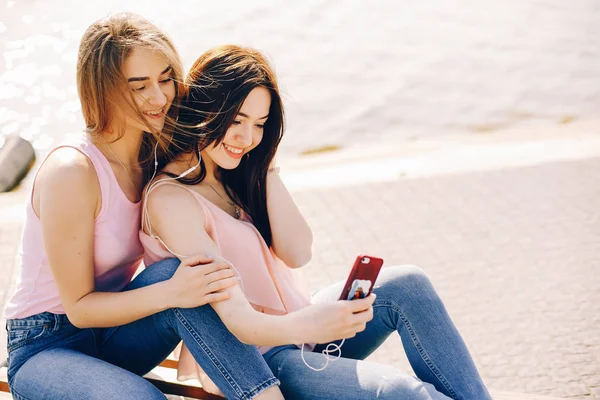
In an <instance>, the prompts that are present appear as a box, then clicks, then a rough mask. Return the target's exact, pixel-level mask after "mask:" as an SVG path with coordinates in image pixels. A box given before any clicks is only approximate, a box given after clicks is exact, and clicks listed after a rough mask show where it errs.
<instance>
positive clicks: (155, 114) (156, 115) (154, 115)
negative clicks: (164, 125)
mask: <svg viewBox="0 0 600 400" xmlns="http://www.w3.org/2000/svg"><path fill="white" fill-rule="evenodd" d="M142 114H144V115H145V116H146V117H148V118H150V119H161V118H163V117H164V116H165V108H164V107H161V108H159V109H158V110H149V111H144V112H143V113H142Z"/></svg>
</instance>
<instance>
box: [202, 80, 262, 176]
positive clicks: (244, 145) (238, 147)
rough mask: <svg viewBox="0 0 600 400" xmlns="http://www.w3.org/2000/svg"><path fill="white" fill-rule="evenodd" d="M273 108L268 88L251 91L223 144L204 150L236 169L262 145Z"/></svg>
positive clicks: (218, 160)
mask: <svg viewBox="0 0 600 400" xmlns="http://www.w3.org/2000/svg"><path fill="white" fill-rule="evenodd" d="M270 108H271V93H270V92H269V90H267V89H265V88H264V87H256V88H254V89H252V91H250V93H249V94H248V96H247V97H246V99H245V100H244V103H243V104H242V106H241V107H240V110H239V112H238V113H237V115H236V117H235V119H234V121H233V123H232V124H231V126H230V127H229V129H228V130H227V133H226V134H225V138H224V139H223V142H221V143H220V144H212V145H210V146H209V147H208V148H206V149H204V150H203V156H208V157H210V159H212V161H214V163H215V164H217V165H218V166H219V167H221V168H223V169H234V168H236V167H237V166H238V165H239V164H240V160H241V159H242V157H243V156H244V155H245V154H248V153H249V152H250V151H252V150H253V149H254V148H256V146H258V145H259V144H260V142H261V141H262V138H263V130H264V125H265V123H266V122H267V119H268V117H269V109H270Z"/></svg>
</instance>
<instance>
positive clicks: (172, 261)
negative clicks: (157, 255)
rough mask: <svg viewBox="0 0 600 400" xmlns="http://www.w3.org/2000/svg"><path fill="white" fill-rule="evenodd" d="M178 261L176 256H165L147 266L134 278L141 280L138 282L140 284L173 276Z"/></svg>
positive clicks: (164, 279) (149, 283) (145, 284)
mask: <svg viewBox="0 0 600 400" xmlns="http://www.w3.org/2000/svg"><path fill="white" fill-rule="evenodd" d="M180 263H181V262H180V261H179V260H178V259H177V258H167V259H164V260H161V261H157V262H155V263H154V264H151V265H149V266H147V267H146V268H145V269H144V270H143V271H142V272H141V273H140V275H139V276H138V277H137V278H136V281H137V280H140V281H141V282H139V284H141V286H147V285H152V284H154V283H158V282H163V281H166V280H167V279H170V278H171V277H172V276H173V274H174V273H175V271H177V268H179V265H180Z"/></svg>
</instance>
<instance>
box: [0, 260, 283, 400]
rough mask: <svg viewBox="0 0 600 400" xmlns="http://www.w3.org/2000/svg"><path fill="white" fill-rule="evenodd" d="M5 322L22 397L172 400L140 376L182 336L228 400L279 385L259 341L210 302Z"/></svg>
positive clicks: (15, 389) (154, 269)
mask: <svg viewBox="0 0 600 400" xmlns="http://www.w3.org/2000/svg"><path fill="white" fill-rule="evenodd" d="M178 266H179V261H178V260H176V259H169V260H164V261H161V262H158V263H156V264H153V265H151V266H149V267H148V268H146V269H145V270H144V271H143V272H142V273H140V275H138V276H137V277H136V278H135V279H134V280H133V281H132V282H131V283H130V284H129V285H128V286H127V287H126V288H125V290H132V289H136V288H140V287H144V286H148V285H151V284H154V283H157V282H160V281H164V280H167V279H169V278H170V277H171V276H172V275H173V273H174V272H175V270H176V269H177V267H178ZM123 307H127V305H126V304H123ZM6 327H7V331H8V361H9V365H8V382H9V386H10V388H11V392H12V395H13V397H14V398H15V399H21V400H38V399H52V400H55V399H61V400H71V399H73V400H75V399H78V400H79V399H91V400H94V399H123V400H125V399H127V400H130V399H144V400H152V399H165V396H164V395H163V394H162V393H161V392H160V391H159V390H158V389H156V388H155V387H154V386H153V385H151V384H150V383H148V382H147V381H146V380H144V379H143V378H142V377H141V375H143V374H145V373H147V372H149V371H150V370H152V369H153V368H154V367H155V366H156V365H158V364H159V363H160V362H161V361H162V360H164V359H165V358H166V357H167V356H168V355H169V354H170V353H171V351H173V349H174V348H175V346H176V345H177V344H178V343H179V342H180V341H181V340H183V342H184V343H185V344H186V346H187V347H188V349H189V350H190V351H191V353H192V355H193V356H194V358H195V359H196V360H197V361H198V363H199V364H200V365H201V366H202V368H203V369H204V371H206V373H207V374H208V375H209V376H210V377H211V378H212V380H213V381H214V382H215V384H216V385H217V386H218V387H219V389H220V390H221V391H222V392H223V393H224V394H225V395H226V396H227V398H229V399H251V398H253V397H255V396H256V395H257V394H258V393H260V392H262V391H263V390H265V389H267V388H269V387H271V386H273V385H277V384H278V383H279V382H278V380H277V379H276V378H275V377H274V376H273V374H272V372H271V370H270V369H269V367H268V366H267V364H266V362H265V360H264V359H263V358H262V357H261V355H260V354H259V352H258V350H257V349H256V347H254V346H249V345H245V344H242V343H241V342H239V341H238V340H237V339H236V338H235V336H233V335H232V334H231V333H230V332H229V331H228V330H227V328H226V327H225V325H223V323H222V322H221V320H220V318H219V317H218V315H217V314H216V313H215V312H214V310H213V309H212V307H210V306H208V305H206V306H202V307H198V308H187V309H182V308H177V309H170V310H166V311H163V312H160V313H157V314H154V315H151V316H149V317H146V318H143V319H140V320H138V321H135V322H132V323H130V324H127V325H124V326H119V327H115V328H108V329H79V328H77V327H75V326H73V325H72V324H71V323H70V322H69V320H68V319H67V317H66V315H57V314H51V313H47V312H46V313H41V314H37V315H33V316H31V317H28V318H23V319H11V320H8V321H7V323H6Z"/></svg>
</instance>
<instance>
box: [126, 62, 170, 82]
mask: <svg viewBox="0 0 600 400" xmlns="http://www.w3.org/2000/svg"><path fill="white" fill-rule="evenodd" d="M169 71H171V66H170V65H168V66H167V68H165V69H164V71H163V72H161V73H160V75H164V74H166V73H167V72H169ZM148 79H150V77H149V76H140V77H134V78H129V79H127V82H139V81H147V80H148Z"/></svg>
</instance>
